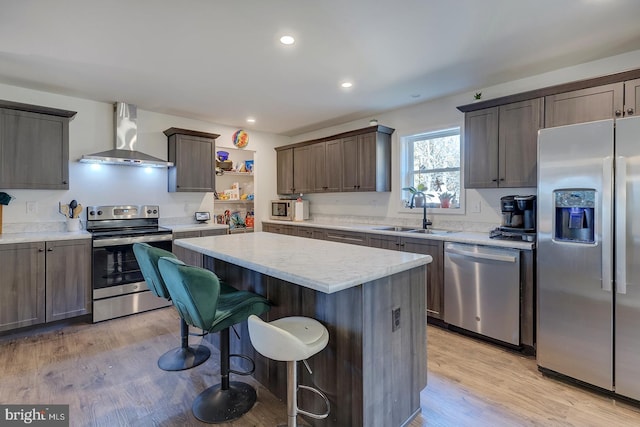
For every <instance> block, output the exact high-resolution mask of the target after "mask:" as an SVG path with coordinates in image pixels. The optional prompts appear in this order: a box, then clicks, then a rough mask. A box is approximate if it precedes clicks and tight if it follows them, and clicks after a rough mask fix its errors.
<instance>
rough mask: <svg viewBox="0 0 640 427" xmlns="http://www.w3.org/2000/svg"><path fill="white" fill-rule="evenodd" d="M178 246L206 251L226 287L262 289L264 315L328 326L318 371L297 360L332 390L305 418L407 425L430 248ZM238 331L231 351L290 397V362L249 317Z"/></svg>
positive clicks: (420, 374)
mask: <svg viewBox="0 0 640 427" xmlns="http://www.w3.org/2000/svg"><path fill="white" fill-rule="evenodd" d="M175 244H176V245H178V246H181V247H184V248H186V249H189V250H193V251H196V252H200V253H202V254H204V255H205V266H206V267H207V268H209V269H210V270H212V271H214V272H215V273H216V275H218V276H219V277H220V278H221V279H223V280H225V281H226V282H227V283H229V284H230V285H232V286H234V287H236V288H238V289H245V290H250V291H253V292H256V293H258V294H261V295H264V296H266V297H267V298H268V299H269V300H270V301H271V302H272V303H273V306H272V308H271V311H269V312H268V313H266V315H265V319H266V320H267V321H271V320H275V319H278V318H281V317H286V316H308V317H312V318H315V319H317V320H319V321H320V322H322V323H323V324H324V325H325V326H326V327H327V329H328V330H329V344H328V345H327V348H325V349H324V350H323V351H321V352H320V353H318V354H316V355H315V356H313V357H312V358H311V359H310V360H309V364H310V366H311V370H312V372H313V374H309V372H308V371H307V370H306V369H304V368H303V367H299V374H300V376H299V380H300V383H301V384H306V385H309V386H313V387H317V388H319V389H320V390H322V391H323V392H324V393H325V394H326V395H327V396H328V397H329V399H330V401H331V413H330V415H329V417H328V418H327V419H324V420H313V419H307V422H309V423H310V424H312V425H314V426H347V425H348V426H381V427H383V426H384V427H386V426H401V425H403V424H404V423H406V422H407V421H408V420H410V419H412V418H413V417H414V416H415V415H416V414H417V413H418V412H419V411H420V391H421V390H422V389H423V388H424V387H425V386H426V382H427V360H426V355H427V353H426V344H427V343H426V319H425V303H426V302H425V299H426V280H427V264H428V263H430V262H431V257H430V256H428V255H419V254H412V253H406V252H397V251H390V250H385V249H377V248H369V247H356V246H353V245H349V244H344V243H337V242H327V241H320V240H310V239H305V238H301V237H295V236H284V235H277V234H273V233H248V234H236V235H224V236H211V237H199V238H190V239H179V240H176V241H175ZM237 329H238V332H239V336H240V338H239V339H236V338H235V337H234V334H232V343H231V346H232V348H231V352H232V353H238V354H245V355H248V356H250V357H252V358H253V359H254V360H255V362H256V370H255V372H254V377H255V378H256V380H258V381H259V382H260V383H261V384H263V385H264V386H265V387H267V388H268V389H269V390H270V391H271V392H273V393H274V394H275V395H276V396H278V397H279V398H281V399H283V400H286V366H285V363H282V362H276V361H272V360H269V359H266V358H264V357H262V356H261V355H259V354H258V353H257V352H255V350H254V349H253V347H252V346H251V342H250V340H249V335H248V331H247V326H246V322H245V323H243V324H242V325H241V327H240V328H237ZM214 338H217V337H214ZM236 360H240V361H241V359H235V360H234V362H235V361H236ZM241 362H242V361H241ZM240 364H242V363H240ZM300 366H303V365H300ZM244 367H245V368H246V367H247V366H244ZM299 397H300V399H299V405H300V406H301V407H302V408H305V409H307V410H311V411H314V412H321V411H322V406H323V403H322V402H319V401H317V399H315V398H314V396H310V395H309V393H304V392H303V393H299ZM284 417H285V414H283V419H284Z"/></svg>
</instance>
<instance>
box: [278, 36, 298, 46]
mask: <svg viewBox="0 0 640 427" xmlns="http://www.w3.org/2000/svg"><path fill="white" fill-rule="evenodd" d="M295 42H296V39H294V38H293V36H282V37H280V43H282V44H286V45H291V44H294V43H295Z"/></svg>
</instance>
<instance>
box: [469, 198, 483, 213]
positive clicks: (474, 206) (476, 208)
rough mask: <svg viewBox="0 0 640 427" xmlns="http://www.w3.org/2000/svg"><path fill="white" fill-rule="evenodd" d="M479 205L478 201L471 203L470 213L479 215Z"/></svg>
mask: <svg viewBox="0 0 640 427" xmlns="http://www.w3.org/2000/svg"><path fill="white" fill-rule="evenodd" d="M480 208H481V203H480V201H477V202H473V204H472V205H471V213H480Z"/></svg>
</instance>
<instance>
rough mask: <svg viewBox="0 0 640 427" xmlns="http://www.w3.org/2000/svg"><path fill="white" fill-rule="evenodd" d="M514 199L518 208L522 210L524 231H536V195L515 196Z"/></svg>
mask: <svg viewBox="0 0 640 427" xmlns="http://www.w3.org/2000/svg"><path fill="white" fill-rule="evenodd" d="M514 199H515V202H516V205H517V206H518V209H520V211H521V212H522V228H523V229H524V231H526V232H532V231H536V196H515V198H514Z"/></svg>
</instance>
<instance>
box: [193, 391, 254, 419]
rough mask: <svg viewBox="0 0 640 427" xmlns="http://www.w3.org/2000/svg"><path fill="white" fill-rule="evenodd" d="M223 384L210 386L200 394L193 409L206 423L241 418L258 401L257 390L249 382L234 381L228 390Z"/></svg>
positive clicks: (197, 416)
mask: <svg viewBox="0 0 640 427" xmlns="http://www.w3.org/2000/svg"><path fill="white" fill-rule="evenodd" d="M221 386H222V384H216V385H214V386H213V387H209V388H208V389H206V390H205V391H203V392H202V393H200V394H199V395H198V397H197V398H196V400H195V401H194V402H193V406H192V407H191V410H192V411H193V415H194V416H195V417H196V418H197V419H199V420H200V421H202V422H205V423H224V422H228V421H233V420H235V419H237V418H240V417H241V416H242V415H244V414H246V413H247V412H249V410H251V408H253V405H254V404H255V403H256V400H257V394H256V390H255V389H254V388H253V387H252V386H250V385H249V384H247V383H243V382H239V381H232V382H231V383H230V384H229V389H228V390H222V389H221Z"/></svg>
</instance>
